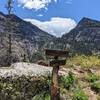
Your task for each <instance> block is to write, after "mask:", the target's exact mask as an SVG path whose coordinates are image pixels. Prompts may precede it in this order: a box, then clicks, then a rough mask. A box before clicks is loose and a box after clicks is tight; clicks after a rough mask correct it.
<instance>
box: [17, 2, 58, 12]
mask: <svg viewBox="0 0 100 100" xmlns="http://www.w3.org/2000/svg"><path fill="white" fill-rule="evenodd" d="M17 1H18V3H19V4H21V5H22V6H23V7H24V8H28V9H35V10H39V9H41V8H45V9H46V7H47V6H48V4H49V3H51V2H52V1H54V2H57V0H17Z"/></svg>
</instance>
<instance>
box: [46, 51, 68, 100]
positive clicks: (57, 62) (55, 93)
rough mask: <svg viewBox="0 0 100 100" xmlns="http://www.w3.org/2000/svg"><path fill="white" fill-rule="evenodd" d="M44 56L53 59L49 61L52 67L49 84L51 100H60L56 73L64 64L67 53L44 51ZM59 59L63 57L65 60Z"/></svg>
mask: <svg viewBox="0 0 100 100" xmlns="http://www.w3.org/2000/svg"><path fill="white" fill-rule="evenodd" d="M45 54H46V56H50V57H53V58H54V59H53V60H52V61H50V64H49V65H50V66H52V67H53V71H52V79H51V80H52V83H51V100H60V89H59V86H58V71H59V66H62V65H65V64H66V57H67V56H68V51H61V50H50V49H45ZM59 57H63V58H65V59H63V60H62V59H59Z"/></svg>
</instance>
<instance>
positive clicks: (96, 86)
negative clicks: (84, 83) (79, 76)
mask: <svg viewBox="0 0 100 100" xmlns="http://www.w3.org/2000/svg"><path fill="white" fill-rule="evenodd" d="M91 89H92V90H94V91H95V92H97V93H100V81H97V82H94V83H92V84H91Z"/></svg>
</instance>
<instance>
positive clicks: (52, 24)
mask: <svg viewBox="0 0 100 100" xmlns="http://www.w3.org/2000/svg"><path fill="white" fill-rule="evenodd" d="M25 21H29V22H31V23H32V24H34V25H36V26H38V27H39V28H40V29H42V30H44V31H46V32H48V33H50V34H52V35H55V36H57V37H60V36H61V35H63V34H65V33H68V32H69V31H70V30H71V29H73V28H74V27H75V26H76V22H75V21H74V20H73V19H71V18H60V17H54V18H51V20H50V21H45V22H42V21H39V20H36V19H25Z"/></svg>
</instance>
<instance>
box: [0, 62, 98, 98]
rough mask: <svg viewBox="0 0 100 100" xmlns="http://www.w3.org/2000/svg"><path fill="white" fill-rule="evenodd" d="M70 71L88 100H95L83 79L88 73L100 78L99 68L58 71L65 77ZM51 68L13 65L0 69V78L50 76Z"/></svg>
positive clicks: (94, 94) (27, 64) (87, 83)
mask: <svg viewBox="0 0 100 100" xmlns="http://www.w3.org/2000/svg"><path fill="white" fill-rule="evenodd" d="M69 71H71V72H72V73H73V74H74V75H75V76H76V77H77V78H78V80H79V83H80V85H81V87H82V89H83V90H84V92H85V93H86V94H87V95H88V97H89V100H97V94H96V93H95V92H94V91H93V90H91V88H90V83H89V82H88V81H87V80H85V77H86V75H87V74H88V73H93V74H95V75H97V76H100V67H98V68H90V69H82V68H80V67H78V66H75V67H73V68H64V67H61V68H60V71H59V75H67V74H68V72H69ZM51 72H52V67H45V66H41V65H37V64H30V63H22V62H21V63H15V64H12V65H11V67H9V68H4V67H3V68H0V76H3V77H8V76H13V77H14V76H21V75H26V76H37V75H38V76H41V75H51Z"/></svg>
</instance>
